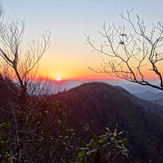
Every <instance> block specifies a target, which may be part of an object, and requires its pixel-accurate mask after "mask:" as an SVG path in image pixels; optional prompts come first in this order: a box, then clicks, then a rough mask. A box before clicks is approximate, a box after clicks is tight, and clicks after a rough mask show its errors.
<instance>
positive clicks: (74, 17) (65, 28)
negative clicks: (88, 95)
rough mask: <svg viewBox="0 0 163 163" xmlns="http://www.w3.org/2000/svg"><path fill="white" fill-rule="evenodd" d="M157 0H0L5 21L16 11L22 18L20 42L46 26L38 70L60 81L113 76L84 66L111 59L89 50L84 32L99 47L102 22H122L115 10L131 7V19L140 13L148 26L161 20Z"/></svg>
mask: <svg viewBox="0 0 163 163" xmlns="http://www.w3.org/2000/svg"><path fill="white" fill-rule="evenodd" d="M161 4H162V5H163V2H162V1H160V2H159V5H158V4H157V3H155V1H149V2H148V5H146V1H141V5H140V1H139V0H138V1H132V2H131V1H129V0H125V1H117V0H115V1H102V3H101V1H94V2H93V5H92V1H82V0H81V1H74V0H70V1H50V0H48V1H32V0H28V1H14V2H13V1H4V8H5V10H6V13H5V18H6V19H7V20H9V21H10V20H11V19H12V18H13V19H14V15H18V18H20V19H22V20H24V18H25V20H26V21H25V23H26V26H27V28H26V30H25V36H24V38H23V39H24V42H27V43H28V42H29V43H30V42H31V40H33V39H36V40H37V39H40V37H39V33H40V32H42V31H43V30H46V29H47V30H49V31H50V32H51V33H52V35H51V40H50V41H51V44H50V47H49V49H48V51H47V52H46V54H44V56H43V58H42V59H41V60H40V63H39V74H40V75H42V76H44V74H46V75H45V76H48V78H49V79H53V80H56V81H60V80H63V79H64V80H71V79H72V80H73V79H74V80H92V79H97V80H98V79H113V77H111V76H109V75H107V74H98V73H94V72H92V71H90V70H89V69H88V67H93V68H100V66H101V63H102V62H103V60H106V61H107V60H111V59H109V58H108V56H106V55H101V54H100V53H96V52H92V51H93V49H91V47H89V46H87V45H86V44H85V39H86V38H85V36H84V35H85V34H86V35H90V36H91V38H92V39H93V40H94V43H95V45H97V47H100V44H101V42H102V41H101V40H100V39H101V37H99V32H98V31H99V30H101V26H102V25H103V23H104V22H105V23H106V25H107V26H109V25H110V24H112V23H115V24H116V26H117V27H118V26H119V25H122V22H123V21H122V19H121V18H120V17H119V13H121V12H125V11H126V10H127V9H131V8H134V10H133V15H132V16H133V19H135V17H134V16H135V15H136V14H137V13H138V14H140V17H141V18H142V19H143V20H144V21H145V23H147V25H148V27H149V28H150V27H151V26H152V23H155V22H156V21H159V20H160V21H161V20H162V17H163V13H162V12H161V11H162V5H161ZM26 6H32V9H31V10H29V7H26ZM144 6H145V7H144ZM97 8H98V9H99V11H98V12H97ZM90 9H91V10H90ZM35 11H37V12H35ZM43 11H45V12H43ZM151 11H155V12H151ZM124 25H126V24H124ZM129 34H130V33H129ZM103 41H104V40H103ZM112 59H114V58H112ZM161 66H162V65H161ZM144 71H146V70H144ZM161 71H163V68H162V67H161ZM58 72H61V73H58ZM146 74H147V77H149V78H153V77H152V76H151V72H146Z"/></svg>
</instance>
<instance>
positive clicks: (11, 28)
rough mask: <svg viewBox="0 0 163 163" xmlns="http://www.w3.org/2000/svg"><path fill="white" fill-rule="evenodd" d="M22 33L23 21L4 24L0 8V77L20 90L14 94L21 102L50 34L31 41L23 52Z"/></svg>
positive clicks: (47, 43) (47, 33) (47, 44)
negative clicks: (13, 83)
mask: <svg viewBox="0 0 163 163" xmlns="http://www.w3.org/2000/svg"><path fill="white" fill-rule="evenodd" d="M24 32H25V22H24V21H22V20H19V19H15V20H13V21H11V23H8V22H7V23H5V22H4V10H3V7H2V6H0V75H1V79H3V78H4V77H9V78H10V79H14V81H15V83H16V85H17V86H18V88H19V90H20V92H19V93H17V92H15V94H16V95H18V96H19V97H21V99H22V101H23V100H24V99H25V98H26V96H27V87H28V85H29V84H30V82H31V81H33V79H34V77H35V75H36V73H37V66H38V63H39V61H40V59H41V58H42V56H43V54H44V53H45V52H46V51H47V49H48V48H49V44H50V32H48V31H46V32H44V33H42V34H41V38H42V41H40V40H38V41H35V40H33V41H32V43H31V44H28V46H27V50H25V49H24V48H23V47H22V43H23V36H24ZM4 82H5V80H4ZM6 84H7V83H6ZM8 88H9V87H8ZM10 89H11V91H13V92H14V90H13V89H12V88H10Z"/></svg>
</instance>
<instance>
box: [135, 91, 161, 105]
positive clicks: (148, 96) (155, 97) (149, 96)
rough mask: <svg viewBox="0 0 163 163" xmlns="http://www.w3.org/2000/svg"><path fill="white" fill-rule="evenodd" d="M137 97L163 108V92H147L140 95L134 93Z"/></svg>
mask: <svg viewBox="0 0 163 163" xmlns="http://www.w3.org/2000/svg"><path fill="white" fill-rule="evenodd" d="M134 95H135V96H137V97H139V98H142V99H145V100H148V101H151V102H153V103H155V105H158V104H159V105H162V106H163V92H159V93H156V92H151V91H145V92H140V93H134Z"/></svg>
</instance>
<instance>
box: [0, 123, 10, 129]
mask: <svg viewBox="0 0 163 163" xmlns="http://www.w3.org/2000/svg"><path fill="white" fill-rule="evenodd" d="M0 127H3V128H10V124H9V123H1V124H0Z"/></svg>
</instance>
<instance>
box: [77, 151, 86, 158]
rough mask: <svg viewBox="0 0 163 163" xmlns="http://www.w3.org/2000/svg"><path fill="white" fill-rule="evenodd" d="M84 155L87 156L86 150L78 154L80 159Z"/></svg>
mask: <svg viewBox="0 0 163 163" xmlns="http://www.w3.org/2000/svg"><path fill="white" fill-rule="evenodd" d="M84 155H85V149H82V151H81V152H79V153H78V158H81V157H83V156H84Z"/></svg>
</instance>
